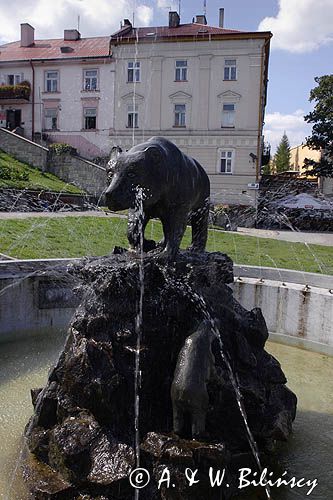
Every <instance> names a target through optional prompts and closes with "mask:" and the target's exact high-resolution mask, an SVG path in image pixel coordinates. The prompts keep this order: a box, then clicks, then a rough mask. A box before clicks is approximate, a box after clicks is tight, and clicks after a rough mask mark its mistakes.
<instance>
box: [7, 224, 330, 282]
mask: <svg viewBox="0 0 333 500" xmlns="http://www.w3.org/2000/svg"><path fill="white" fill-rule="evenodd" d="M126 224H127V221H126V219H120V218H115V217H111V216H107V215H106V216H105V217H64V218H51V217H50V218H49V217H47V218H46V217H43V218H42V217H40V218H27V219H7V220H0V252H2V253H4V254H7V255H10V256H12V257H16V258H21V259H37V258H56V257H81V256H85V255H87V256H92V255H107V254H109V253H110V252H111V251H112V249H113V247H114V246H115V245H119V246H123V247H127V246H128V242H127V238H126ZM161 236H162V228H161V224H160V223H159V222H157V221H151V222H150V224H149V225H148V227H147V229H146V237H147V238H153V239H155V240H159V239H160V238H161ZM189 240H190V229H188V230H187V232H186V234H185V236H184V238H183V242H182V247H186V246H187V245H188V244H189ZM207 249H208V250H210V251H221V252H225V253H227V254H228V255H230V257H231V258H232V259H233V260H234V262H235V263H236V264H248V265H256V266H270V267H275V266H276V267H281V268H286V269H296V270H299V271H307V272H315V273H324V274H333V249H332V248H331V247H325V246H320V245H305V244H303V243H291V242H287V241H278V240H273V239H266V238H255V237H252V236H242V235H237V234H232V233H225V232H222V231H216V230H212V229H211V230H210V231H209V238H208V244H207Z"/></svg>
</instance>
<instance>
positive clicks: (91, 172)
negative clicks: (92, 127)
mask: <svg viewBox="0 0 333 500" xmlns="http://www.w3.org/2000/svg"><path fill="white" fill-rule="evenodd" d="M0 149H2V150H3V151H5V152H6V153H8V154H10V155H12V156H14V157H15V158H17V159H18V160H20V161H22V162H24V163H29V164H30V165H32V166H34V167H36V168H39V169H41V170H43V171H47V172H51V173H52V174H54V175H56V176H57V177H59V178H60V179H62V180H63V181H65V182H68V183H70V184H74V185H75V186H77V187H79V188H81V189H83V190H84V191H86V192H87V193H88V194H91V195H93V196H96V197H100V196H101V195H102V193H103V192H104V190H105V189H106V187H107V176H106V170H105V168H103V167H101V166H99V165H96V164H95V163H92V162H91V161H88V160H86V159H84V158H81V157H80V156H74V155H71V154H68V153H63V154H60V155H56V154H54V153H51V152H50V151H49V149H48V148H45V147H43V146H40V145H39V144H37V143H35V142H32V141H29V140H28V139H25V138H24V137H21V136H19V135H17V134H14V133H13V132H10V131H9V130H6V129H4V128H0Z"/></svg>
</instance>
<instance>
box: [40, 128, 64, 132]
mask: <svg viewBox="0 0 333 500" xmlns="http://www.w3.org/2000/svg"><path fill="white" fill-rule="evenodd" d="M43 132H60V128H44V129H43Z"/></svg>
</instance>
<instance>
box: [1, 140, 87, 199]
mask: <svg viewBox="0 0 333 500" xmlns="http://www.w3.org/2000/svg"><path fill="white" fill-rule="evenodd" d="M1 171H3V172H4V171H5V172H6V173H8V172H10V174H11V178H10V179H6V178H2V176H1V175H0V188H14V189H36V190H44V191H55V192H64V193H73V194H80V193H82V191H81V190H80V189H79V188H77V187H76V186H72V185H71V184H67V183H66V182H64V181H62V180H60V179H59V178H58V177H56V176H55V175H53V174H50V173H47V172H41V171H40V170H38V169H37V168H34V167H31V166H30V165H28V164H27V163H22V162H21V161H19V160H15V158H13V157H12V156H10V155H8V154H7V153H5V152H4V151H2V150H0V173H1ZM24 179H27V180H24Z"/></svg>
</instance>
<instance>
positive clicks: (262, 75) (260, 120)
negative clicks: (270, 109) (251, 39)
mask: <svg viewBox="0 0 333 500" xmlns="http://www.w3.org/2000/svg"><path fill="white" fill-rule="evenodd" d="M269 43H270V38H268V39H266V40H265V43H264V45H263V46H262V49H261V63H260V90H259V112H258V137H257V161H256V181H257V182H258V180H259V177H260V165H261V152H262V149H261V135H262V125H263V108H264V104H263V101H264V99H263V90H264V83H265V85H267V72H268V54H269V52H268V49H267V47H268V45H269ZM266 52H267V53H266ZM265 56H266V61H265ZM264 63H266V71H265V72H264ZM264 79H265V82H264ZM266 91H267V89H266ZM265 104H266V103H265Z"/></svg>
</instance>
